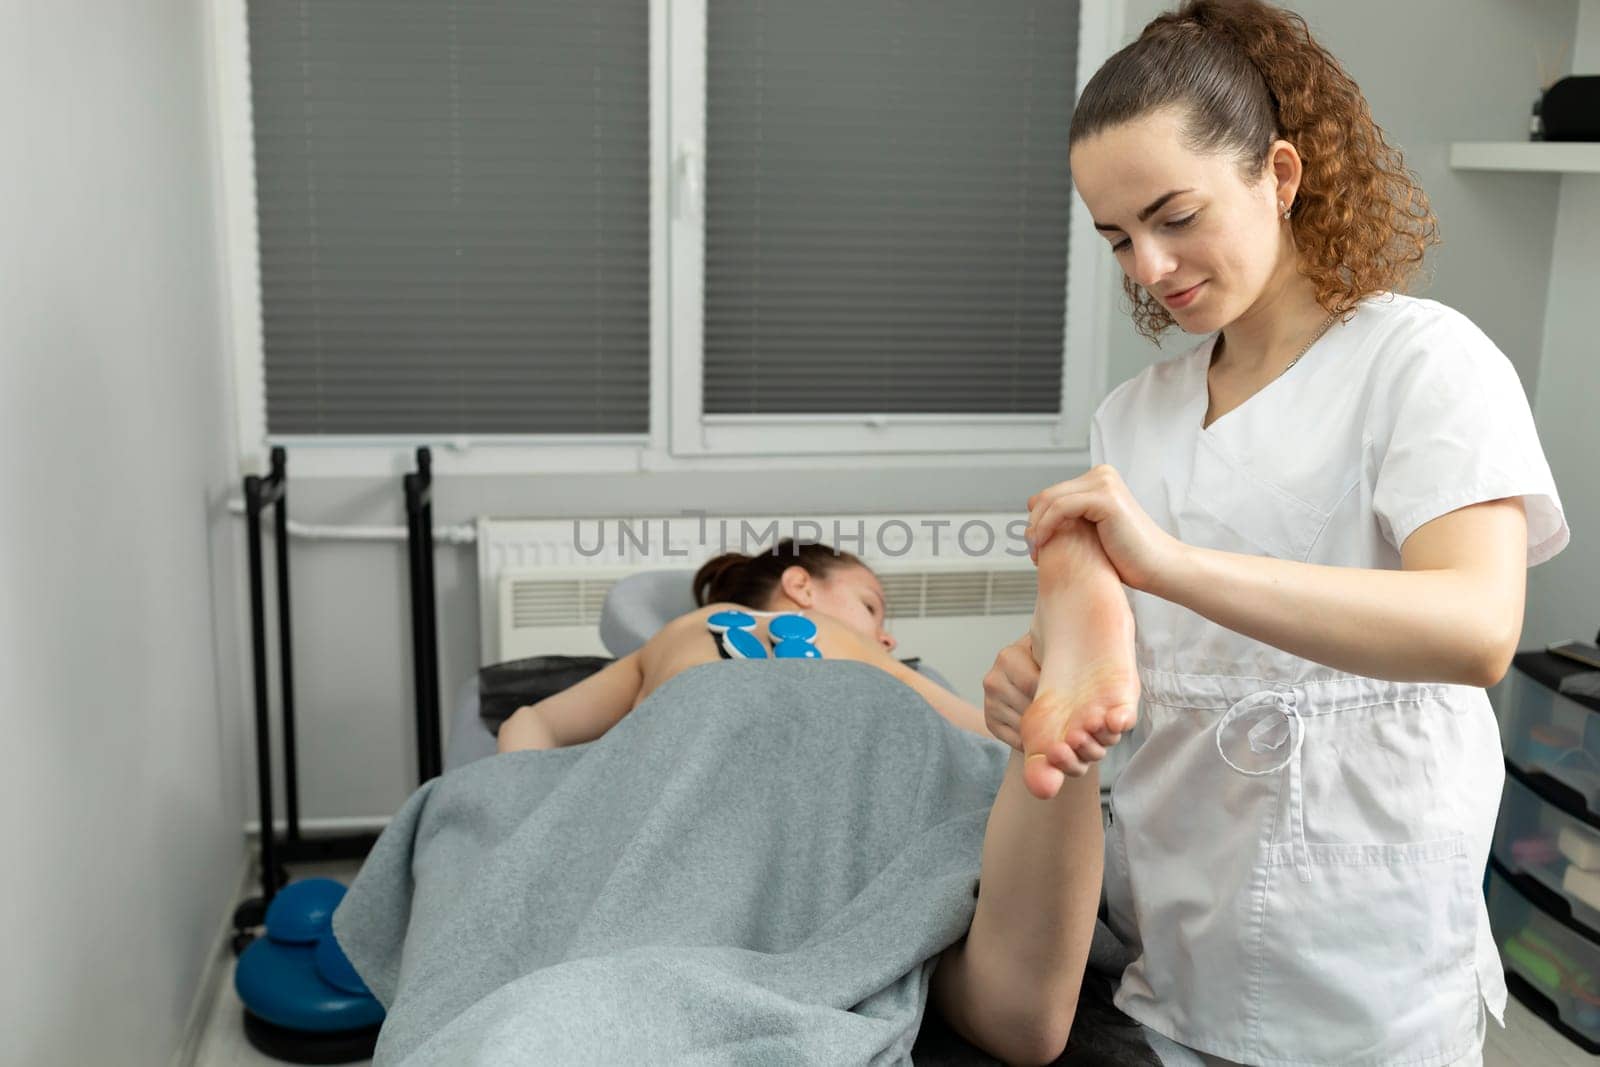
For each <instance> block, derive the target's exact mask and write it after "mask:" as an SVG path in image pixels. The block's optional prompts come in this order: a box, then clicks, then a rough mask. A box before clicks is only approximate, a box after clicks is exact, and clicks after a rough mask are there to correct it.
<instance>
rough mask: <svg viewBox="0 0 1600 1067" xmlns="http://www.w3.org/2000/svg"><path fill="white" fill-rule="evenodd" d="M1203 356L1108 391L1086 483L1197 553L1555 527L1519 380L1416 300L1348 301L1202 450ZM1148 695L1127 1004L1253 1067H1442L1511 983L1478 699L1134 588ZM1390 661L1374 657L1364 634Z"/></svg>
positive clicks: (1496, 788) (1121, 878)
mask: <svg viewBox="0 0 1600 1067" xmlns="http://www.w3.org/2000/svg"><path fill="white" fill-rule="evenodd" d="M1214 340H1215V339H1214V338H1212V339H1208V340H1207V341H1205V342H1204V343H1202V344H1200V345H1199V346H1198V347H1196V348H1195V349H1194V350H1192V351H1191V352H1189V353H1188V354H1187V355H1184V356H1180V357H1178V358H1176V359H1172V360H1169V361H1166V362H1164V363H1161V364H1159V365H1157V366H1154V367H1152V368H1150V369H1149V370H1147V371H1145V372H1144V373H1143V374H1140V375H1139V376H1138V377H1137V378H1134V379H1133V380H1132V381H1129V382H1126V383H1124V384H1123V385H1122V386H1120V387H1119V388H1117V389H1116V390H1115V391H1114V392H1113V393H1112V394H1111V395H1110V396H1109V397H1107V398H1106V400H1105V402H1104V403H1103V404H1102V405H1101V407H1100V409H1099V411H1098V412H1097V413H1096V415H1095V420H1094V426H1093V431H1092V443H1091V451H1092V453H1093V458H1094V460H1095V462H1097V463H1100V462H1103V463H1109V464H1110V465H1111V466H1113V467H1115V468H1116V469H1117V471H1118V472H1119V473H1120V474H1121V476H1122V478H1123V479H1124V480H1125V482H1126V483H1127V485H1128V486H1129V488H1130V489H1131V490H1132V492H1133V495H1134V497H1135V498H1136V499H1137V500H1138V501H1139V503H1140V505H1141V506H1142V507H1143V508H1144V509H1145V510H1146V511H1147V512H1148V513H1149V514H1150V516H1151V517H1152V518H1153V519H1154V520H1155V521H1156V522H1157V523H1159V524H1160V525H1161V526H1162V527H1163V528H1164V529H1165V530H1167V531H1168V532H1169V533H1171V534H1173V535H1174V536H1176V537H1177V538H1178V539H1180V540H1181V541H1183V542H1185V543H1186V544H1190V545H1195V546H1201V547H1205V548H1213V549H1220V550H1223V551H1227V552H1238V553H1244V554H1248V555H1257V556H1272V557H1276V558H1278V559H1287V560H1300V561H1304V562H1307V563H1316V564H1326V565H1331V566H1339V567H1365V568H1384V569H1390V570H1395V569H1399V567H1400V546H1401V545H1403V544H1404V543H1405V541H1406V538H1407V537H1409V536H1410V535H1411V533H1412V532H1413V531H1415V530H1416V529H1417V528H1418V527H1419V526H1421V525H1423V524H1424V523H1426V522H1428V521H1429V520H1431V519H1434V518H1437V517H1438V516H1441V515H1444V514H1446V513H1447V512H1450V511H1454V510H1456V509H1458V508H1461V507H1465V506H1467V505H1470V504H1475V503H1480V502H1483V501H1488V500H1497V499H1501V498H1505V497H1521V498H1522V499H1523V501H1524V503H1525V506H1526V510H1527V519H1528V563H1529V565H1532V564H1535V563H1539V562H1541V561H1543V560H1545V559H1548V558H1550V557H1551V556H1553V555H1554V554H1555V553H1556V552H1558V551H1560V550H1561V548H1562V547H1563V546H1564V545H1565V544H1566V542H1567V538H1568V531H1567V526H1566V522H1565V519H1564V518H1563V515H1562V511H1561V505H1560V502H1559V499H1558V497H1557V495H1556V488H1555V484H1554V481H1553V479H1552V478H1551V475H1550V468H1549V465H1548V464H1547V463H1546V461H1545V458H1544V454H1543V452H1542V450H1541V448H1540V445H1539V440H1538V437H1537V435H1536V433H1535V431H1534V424H1533V418H1532V415H1531V414H1530V411H1529V408H1528V403H1527V399H1526V396H1525V394H1524V392H1523V390H1522V386H1521V383H1520V382H1519V381H1518V380H1517V375H1516V371H1515V370H1514V369H1513V367H1512V366H1511V364H1510V362H1509V361H1508V360H1507V359H1506V358H1505V356H1504V355H1503V354H1502V353H1501V352H1500V351H1499V349H1497V348H1496V347H1495V345H1494V343H1493V342H1491V341H1490V340H1489V339H1488V338H1487V337H1486V336H1485V335H1484V334H1483V333H1482V332H1481V331H1480V330H1478V329H1477V328H1476V327H1475V326H1473V324H1472V323H1471V322H1469V321H1468V320H1467V319H1466V318H1465V317H1463V316H1462V315H1460V314H1458V313H1456V312H1454V311H1452V310H1450V309H1449V308H1446V307H1444V306H1443V305H1440V304H1438V303H1435V302H1433V301H1428V300H1418V299H1412V298H1408V297H1404V296H1398V295H1396V296H1383V297H1379V298H1373V299H1369V300H1367V301H1364V302H1363V303H1361V304H1360V305H1359V306H1358V307H1357V308H1356V310H1355V311H1354V312H1353V315H1352V317H1351V318H1350V320H1349V321H1347V322H1343V323H1338V324H1336V325H1335V326H1334V327H1333V328H1332V329H1331V330H1330V331H1329V332H1328V333H1327V334H1326V335H1324V336H1323V338H1322V339H1321V340H1319V341H1318V342H1317V343H1316V344H1315V345H1313V346H1312V348H1311V349H1310V350H1309V351H1308V352H1306V354H1305V356H1304V357H1303V358H1302V359H1301V360H1300V362H1299V363H1297V364H1296V365H1295V366H1293V367H1291V368H1290V369H1289V371H1288V372H1287V373H1285V374H1284V375H1282V376H1281V377H1280V378H1278V379H1277V380H1276V381H1274V382H1272V383H1270V384H1269V385H1267V386H1265V387H1264V388H1263V389H1261V391H1260V392H1258V393H1256V394H1255V395H1254V396H1252V397H1251V398H1250V399H1249V400H1247V401H1246V402H1245V403H1244V404H1242V405H1241V406H1240V407H1238V408H1237V409H1235V410H1233V411H1230V412H1228V413H1227V414H1226V415H1223V416H1222V417H1221V418H1220V419H1218V420H1217V421H1216V422H1215V423H1213V424H1212V425H1211V426H1210V427H1209V428H1207V427H1204V426H1203V425H1202V423H1203V422H1204V420H1205V415H1206V408H1207V405H1208V391H1207V384H1206V371H1207V368H1208V366H1209V365H1210V358H1211V350H1212V346H1213V344H1214ZM1129 598H1130V601H1131V603H1132V606H1133V614H1134V620H1135V625H1136V630H1137V654H1138V664H1139V678H1140V682H1141V684H1142V686H1143V696H1142V706H1141V709H1140V721H1139V725H1138V727H1137V728H1136V730H1135V732H1134V737H1133V740H1134V742H1135V744H1136V746H1137V747H1136V750H1135V752H1134V754H1133V756H1132V758H1131V759H1130V760H1129V761H1128V763H1127V765H1126V767H1125V768H1124V769H1123V771H1122V773H1121V774H1120V775H1119V776H1118V778H1117V781H1116V784H1115V786H1114V788H1113V790H1112V797H1111V812H1112V823H1111V825H1110V828H1109V830H1108V832H1107V838H1106V874H1105V886H1106V899H1107V906H1108V909H1109V917H1110V921H1111V925H1112V927H1113V929H1114V930H1115V931H1116V932H1117V933H1118V934H1119V935H1120V936H1121V937H1123V938H1124V940H1126V941H1127V942H1128V943H1129V944H1130V945H1132V947H1133V949H1134V952H1135V954H1136V957H1137V958H1136V960H1135V962H1133V963H1132V964H1131V965H1130V966H1129V967H1128V968H1127V970H1126V971H1125V972H1124V974H1123V976H1122V981H1121V984H1120V987H1119V989H1118V992H1117V996H1116V1002H1117V1004H1118V1005H1119V1006H1120V1007H1121V1008H1122V1009H1123V1010H1124V1011H1126V1012H1127V1013H1128V1014H1129V1015H1131V1016H1132V1017H1134V1018H1135V1019H1138V1020H1139V1021H1141V1022H1143V1023H1144V1024H1146V1025H1147V1026H1149V1027H1151V1028H1152V1029H1154V1030H1157V1031H1159V1032H1161V1033H1163V1034H1165V1035H1167V1036H1168V1037H1171V1038H1173V1039H1174V1040H1176V1041H1179V1042H1181V1043H1183V1044H1184V1045H1187V1046H1189V1047H1191V1048H1195V1049H1199V1050H1202V1051H1205V1052H1208V1053H1212V1054H1214V1055H1217V1056H1223V1057H1226V1058H1227V1059H1230V1060H1237V1061H1240V1062H1243V1063H1249V1064H1284V1065H1289V1064H1293V1065H1296V1067H1303V1065H1308V1064H1328V1065H1335V1064H1337V1065H1339V1067H1350V1065H1356V1064H1384V1065H1391V1064H1417V1065H1439V1064H1449V1063H1453V1062H1456V1061H1458V1060H1461V1059H1463V1058H1465V1057H1468V1056H1470V1055H1472V1054H1473V1050H1474V1049H1475V1048H1476V1046H1477V1043H1478V1041H1479V1039H1480V1038H1479V1035H1480V1033H1481V1030H1480V1025H1481V1020H1482V1018H1483V1016H1482V1011H1483V1005H1484V1004H1487V1007H1488V1009H1489V1011H1490V1012H1492V1013H1493V1014H1494V1015H1495V1016H1496V1017H1500V1016H1501V1015H1502V1013H1503V1011H1504V1006H1505V996H1506V990H1505V980H1504V976H1503V974H1502V972H1501V969H1500V962H1499V957H1498V956H1497V954H1496V951H1495V946H1494V942H1493V940H1492V939H1491V937H1490V934H1489V927H1488V915H1487V913H1486V910H1485V908H1484V903H1483V897H1482V892H1481V885H1482V878H1483V870H1484V865H1485V863H1486V862H1487V859H1488V852H1489V843H1490V837H1491V834H1492V831H1493V828H1494V821H1495V813H1496V810H1497V808H1498V805H1499V800H1500V789H1501V783H1502V780H1503V777H1504V770H1503V764H1502V762H1501V752H1500V740H1499V734H1498V732H1497V729H1496V725H1495V721H1494V716H1493V713H1492V711H1491V710H1490V707H1489V702H1488V699H1487V697H1486V695H1485V693H1484V691H1483V690H1481V689H1476V688H1472V687H1469V686H1462V685H1448V684H1433V683H1411V682H1386V681H1379V680H1377V679H1373V678H1365V677H1360V676H1357V675H1353V674H1347V673H1344V672H1342V671H1337V670H1332V669H1330V668H1328V667H1324V666H1321V665H1319V664H1316V663H1312V662H1310V661H1308V660H1304V659H1301V658H1299V657H1297V656H1293V655H1290V654H1289V653H1287V652H1283V651H1280V650H1279V649H1276V648H1273V647H1271V646H1269V645H1265V644H1262V643H1261V642H1259V641H1255V640H1252V639H1250V638H1248V637H1243V636H1241V635H1239V634H1237V633H1234V632H1232V631H1230V630H1227V629H1224V628H1223V627H1221V626H1218V625H1217V624H1215V623H1213V622H1210V621H1208V620H1206V619H1204V618H1202V617H1200V616H1199V615H1197V614H1195V613H1194V612H1192V611H1189V610H1188V609H1186V608H1183V607H1180V606H1178V605H1176V604H1172V603H1169V602H1167V601H1164V600H1161V599H1159V598H1157V597H1154V596H1150V595H1148V594H1144V593H1139V592H1132V591H1130V593H1129ZM1374 636H1375V637H1376V638H1378V639H1381V635H1374Z"/></svg>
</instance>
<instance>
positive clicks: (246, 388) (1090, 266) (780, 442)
mask: <svg viewBox="0 0 1600 1067" xmlns="http://www.w3.org/2000/svg"><path fill="white" fill-rule="evenodd" d="M648 3H649V8H650V14H649V18H650V91H651V97H650V193H649V195H650V428H649V432H648V433H645V434H638V435H615V434H605V435H601V434H563V435H532V434H528V435H470V436H438V435H434V436H429V435H410V434H408V435H371V436H346V435H340V436H337V437H334V436H318V435H304V434H270V435H269V434H268V433H267V428H266V375H265V352H264V343H263V333H262V308H261V267H260V258H259V256H260V248H259V242H258V233H257V225H256V182H255V152H254V141H253V138H254V133H253V127H252V119H251V88H250V51H249V37H248V19H247V11H246V0H216V2H215V3H214V4H213V5H209V8H210V10H211V12H212V16H213V17H212V20H211V27H210V29H211V32H210V35H209V36H210V41H211V49H212V57H211V76H212V79H213V83H214V90H215V96H214V98H215V99H216V100H217V102H218V104H217V112H216V115H217V119H216V121H217V127H218V128H217V145H218V153H219V156H220V160H219V186H220V196H221V201H222V203H221V209H220V212H219V217H220V220H221V223H220V224H221V228H222V259H223V263H224V274H225V277H224V279H223V284H224V289H225V292H226V294H227V297H226V301H227V307H228V322H227V328H226V336H227V344H228V347H229V348H230V349H231V352H230V356H231V363H232V367H233V375H232V377H233V381H234V404H235V425H236V428H237V437H238V455H239V461H240V467H241V469H242V470H243V471H245V472H258V471H260V470H262V469H264V467H265V464H266V459H267V453H268V449H269V448H271V447H272V446H274V445H283V446H285V447H288V448H290V449H292V450H293V452H292V458H291V462H292V464H293V470H294V474H295V476H296V477H307V476H309V477H319V476H330V477H368V476H390V475H394V474H398V473H400V472H403V471H406V470H409V469H411V467H412V465H413V462H414V460H413V451H414V449H415V448H416V446H418V445H423V444H426V445H430V446H432V447H433V448H434V450H435V457H434V460H435V462H434V466H435V470H436V471H438V472H439V473H441V474H528V473H535V472H539V473H558V472H559V473H589V472H595V473H600V472H629V471H649V470H703V469H715V470H744V469H766V470H770V469H807V468H816V467H817V466H819V465H822V463H823V461H826V465H827V466H829V467H847V468H850V467H859V468H865V467H873V468H882V467H885V466H891V467H909V468H914V467H924V466H950V465H951V464H952V463H958V464H964V465H971V466H991V465H1007V464H1013V463H1030V462H1031V463H1039V462H1040V461H1041V460H1042V459H1044V458H1046V457H1048V460H1049V462H1050V463H1051V465H1053V466H1066V465H1068V464H1070V463H1072V462H1074V461H1076V462H1082V463H1087V460H1088V436H1089V420H1090V417H1091V416H1092V414H1093V411H1094V407H1095V405H1096V404H1097V403H1098V400H1099V397H1100V396H1101V395H1102V394H1103V393H1104V391H1105V379H1106V354H1107V353H1106V348H1107V341H1108V338H1109V320H1110V310H1111V304H1112V301H1113V299H1114V297H1115V293H1114V286H1113V284H1112V283H1113V278H1112V273H1113V272H1111V271H1109V270H1108V269H1107V263H1106V261H1105V259H1104V256H1103V250H1102V248H1101V244H1102V242H1101V241H1100V240H1098V238H1097V236H1096V234H1095V232H1094V227H1093V221H1092V220H1091V219H1090V217H1089V214H1088V211H1087V209H1086V208H1084V206H1083V204H1082V201H1081V199H1080V198H1078V197H1076V196H1074V197H1073V198H1072V207H1071V236H1070V240H1069V249H1068V272H1067V278H1068V284H1067V292H1066V317H1067V329H1066V335H1065V337H1064V344H1063V352H1062V361H1063V363H1062V366H1063V372H1062V383H1061V385H1062V408H1061V413H1060V414H1059V415H971V416H962V415H898V414H883V415H856V414H852V415H835V416H827V417H808V416H770V415H706V414H704V413H703V412H702V411H701V397H702V393H701V389H702V339H703V318H702V317H703V309H704V284H703V283H704V264H705V236H704V229H703V219H704V181H703V176H704V154H703V151H702V146H704V144H705V128H704V123H705V71H706V37H705V27H706V2H705V0H648ZM1124 3H1125V0H1082V3H1081V8H1080V12H1081V15H1080V20H1081V21H1080V26H1079V44H1078V67H1077V92H1078V93H1080V94H1081V92H1082V90H1083V87H1084V84H1085V83H1086V82H1087V81H1088V78H1089V76H1090V75H1091V74H1092V73H1093V72H1094V71H1095V70H1096V69H1098V68H1099V66H1100V64H1101V63H1102V62H1104V61H1105V59H1106V58H1107V57H1108V56H1110V55H1111V53H1112V52H1113V51H1114V50H1115V49H1116V48H1117V47H1119V46H1120V38H1121V36H1122V32H1123V7H1124ZM1062 180H1063V181H1065V180H1067V176H1066V175H1063V176H1062ZM1071 353H1087V355H1085V356H1082V357H1080V358H1072V357H1071Z"/></svg>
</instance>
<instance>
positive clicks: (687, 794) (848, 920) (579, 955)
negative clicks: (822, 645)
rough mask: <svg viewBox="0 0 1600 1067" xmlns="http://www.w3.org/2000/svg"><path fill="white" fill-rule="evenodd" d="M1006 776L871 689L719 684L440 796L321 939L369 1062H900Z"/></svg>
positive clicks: (405, 823) (457, 775) (856, 671)
mask: <svg viewBox="0 0 1600 1067" xmlns="http://www.w3.org/2000/svg"><path fill="white" fill-rule="evenodd" d="M1006 752H1007V750H1006V748H1005V747H1004V746H1003V745H1001V744H1000V743H999V742H997V741H991V740H987V739H984V738H980V737H976V736H974V735H971V734H968V733H965V732H963V731H960V730H957V729H955V728H954V727H952V726H950V725H949V724H948V723H946V722H945V721H944V720H943V719H942V718H940V717H939V716H938V715H937V714H936V713H935V712H934V711H933V710H932V709H931V708H930V707H929V706H928V705H927V704H926V703H924V702H923V701H922V699H921V698H919V697H918V696H917V695H916V694H915V693H914V692H912V691H911V690H910V689H908V688H906V687H905V686H903V685H901V684H900V683H898V682H896V681H894V680H893V679H891V678H889V677H888V676H887V675H886V674H884V673H882V672H881V671H878V670H876V669H875V668H872V667H868V666H865V665H862V664H858V663H849V662H842V661H840V662H827V663H816V662H793V661H790V662H785V661H763V662H749V661H743V662H742V661H727V662H720V663H714V664H706V665H704V666H700V667H695V668H691V669H690V670H688V671H685V672H684V673H682V674H680V675H679V676H677V677H676V678H674V679H672V680H671V681H670V682H668V683H667V684H666V685H665V686H663V687H661V689H659V690H658V691H657V692H655V693H653V694H651V696H650V698H649V699H648V700H646V701H645V702H644V703H643V704H641V705H640V706H639V707H638V708H637V709H635V710H634V712H633V713H632V714H630V715H629V716H627V717H626V718H625V719H624V720H623V721H622V722H621V723H620V724H618V725H617V726H616V727H615V728H613V729H612V730H611V731H610V732H609V733H607V734H606V736H605V737H603V738H601V739H600V740H598V741H595V742H592V743H590V744H587V745H580V746H576V747H573V748H567V749H560V750H556V751H553V752H519V753H513V754H508V755H503V756H495V757H493V758H489V759H484V760H480V761H478V762H476V763H473V764H470V765H468V766H466V767H462V768H460V769H459V770H456V771H453V772H451V773H450V774H447V775H445V776H444V777H443V778H441V779H437V780H435V781H433V782H430V783H428V784H427V785H425V786H424V787H423V788H421V789H419V790H418V791H417V792H416V793H415V794H414V795H413V796H412V797H411V799H410V800H409V801H408V802H407V803H406V805H405V806H404V807H403V808H402V809H401V811H400V812H399V814H398V815H397V816H396V817H395V818H394V820H393V821H392V822H391V823H390V825H389V827H388V829H387V830H386V831H385V832H384V834H383V837H382V838H381V839H380V840H379V842H378V844H377V846H376V847H375V848H374V850H373V852H372V854H371V855H370V856H369V857H368V859H367V862H366V864H365V865H364V866H363V867H362V869H361V873H360V874H359V876H358V877H357V878H356V880H355V882H354V884H353V885H352V886H351V889H350V892H349V894H348V895H347V896H346V897H345V900H344V902H343V903H342V904H341V905H340V907H339V909H338V911H337V912H336V913H335V915H334V930H335V932H336V934H337V936H338V939H339V942H340V945H341V946H342V947H343V948H344V950H345V952H346V953H347V954H348V955H349V957H350V959H351V961H352V962H353V963H354V964H355V966H356V969H357V970H358V971H359V972H360V974H361V976H362V977H363V978H364V979H365V980H366V982H367V984H368V985H369V986H370V987H371V989H372V991H373V992H374V993H375V994H376V995H377V997H378V998H379V1000H381V1001H382V1002H383V1004H384V1006H385V1007H386V1008H387V1009H388V1012H389V1014H388V1018H387V1020H386V1022H385V1024H384V1028H383V1033H382V1036H381V1038H380V1040H379V1044H378V1049H377V1055H376V1059H375V1062H376V1063H378V1064H399V1063H405V1064H407V1065H421V1064H449V1065H462V1064H527V1063H552V1064H566V1063H573V1064H577V1063H584V1064H588V1063H622V1062H626V1063H673V1062H693V1063H696V1064H740V1065H744V1064H758V1063H774V1064H790V1063H794V1064H809V1063H815V1064H857V1063H862V1064H864V1063H902V1062H909V1060H910V1059H911V1050H912V1046H913V1043H914V1042H915V1040H916V1038H917V1035H918V1030H919V1025H920V1023H921V1021H922V1015H923V1007H924V1004H925V1003H926V999H927V987H928V980H929V977H930V975H931V973H932V969H933V966H934V962H935V961H936V959H937V957H938V955H939V953H940V951H941V950H943V949H944V948H945V947H947V946H948V945H950V944H952V943H954V942H955V941H956V940H957V939H959V938H960V937H961V936H962V935H963V934H964V933H965V932H966V929H967V926H968V924H969V922H970V920H971V917H972V912H973V907H974V893H975V889H976V885H977V878H978V869H979V858H980V854H981V846H982V839H983V832H984V827H985V824H986V822H987V819H988V815H989V807H990V804H991V803H992V801H993V798H994V793H995V790H996V789H997V788H998V786H999V782H1000V777H1001V773H1002V771H1003V768H1004V766H1005V761H1006ZM951 1044H952V1042H946V1043H945V1044H943V1045H941V1047H940V1048H939V1049H937V1050H932V1049H928V1048H927V1047H926V1042H925V1043H924V1047H921V1048H919V1049H918V1059H919V1060H920V1059H940V1060H942V1057H944V1056H946V1055H951V1056H954V1057H956V1058H955V1059H952V1060H950V1062H958V1061H959V1058H960V1055H961V1051H963V1050H964V1051H974V1050H970V1047H969V1046H965V1045H964V1043H962V1042H960V1041H959V1039H953V1045H954V1046H956V1047H957V1050H958V1051H954V1052H952V1051H951V1048H950V1045H951ZM930 1053H931V1055H930ZM985 1059H987V1058H986V1057H980V1059H979V1062H982V1061H983V1060H985Z"/></svg>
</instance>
